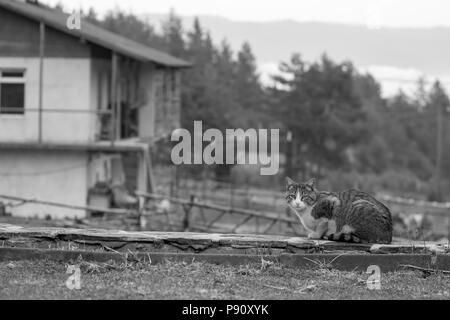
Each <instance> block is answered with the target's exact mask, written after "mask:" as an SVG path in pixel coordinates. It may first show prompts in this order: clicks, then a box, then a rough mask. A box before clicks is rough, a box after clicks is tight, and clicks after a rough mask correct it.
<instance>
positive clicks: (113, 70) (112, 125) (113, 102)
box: [109, 52, 117, 144]
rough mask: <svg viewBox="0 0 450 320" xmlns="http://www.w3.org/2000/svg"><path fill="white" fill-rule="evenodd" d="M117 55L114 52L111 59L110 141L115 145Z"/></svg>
mask: <svg viewBox="0 0 450 320" xmlns="http://www.w3.org/2000/svg"><path fill="white" fill-rule="evenodd" d="M116 86H117V53H115V52H113V53H112V57H111V96H110V100H111V102H110V103H111V122H110V133H109V134H110V139H111V144H114V140H115V139H116V138H117V137H116V132H115V131H116V130H115V128H116V117H117V110H116V99H117V94H116V90H117V87H116Z"/></svg>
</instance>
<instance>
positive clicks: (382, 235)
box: [286, 178, 392, 243]
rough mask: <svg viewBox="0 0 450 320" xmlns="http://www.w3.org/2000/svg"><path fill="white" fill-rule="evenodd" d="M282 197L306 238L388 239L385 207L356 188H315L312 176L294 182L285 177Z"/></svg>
mask: <svg viewBox="0 0 450 320" xmlns="http://www.w3.org/2000/svg"><path fill="white" fill-rule="evenodd" d="M286 200H287V203H288V205H289V206H290V207H291V208H292V209H293V210H294V211H295V213H296V214H297V216H298V217H299V218H300V221H301V222H302V224H303V226H304V227H305V228H306V230H307V231H308V238H310V239H328V240H335V241H348V242H370V243H391V241H392V217H391V212H390V211H389V209H388V208H387V207H386V206H385V205H384V204H382V203H381V202H379V201H378V200H376V199H375V198H374V197H372V196H371V195H369V194H367V193H365V192H362V191H357V190H353V189H350V190H346V191H343V192H324V191H318V190H317V189H316V187H315V180H314V179H311V180H309V181H308V182H306V183H297V182H295V181H293V180H292V179H290V178H287V188H286Z"/></svg>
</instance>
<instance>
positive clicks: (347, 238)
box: [328, 233, 367, 243]
mask: <svg viewBox="0 0 450 320" xmlns="http://www.w3.org/2000/svg"><path fill="white" fill-rule="evenodd" d="M328 240H333V241H340V242H352V243H364V242H367V241H364V240H363V239H361V238H360V237H358V236H356V235H354V234H353V233H334V234H331V235H329V236H328Z"/></svg>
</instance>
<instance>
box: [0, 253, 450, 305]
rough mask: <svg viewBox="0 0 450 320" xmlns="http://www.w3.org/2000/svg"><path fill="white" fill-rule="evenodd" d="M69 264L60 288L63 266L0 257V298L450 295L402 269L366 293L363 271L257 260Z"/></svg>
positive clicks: (436, 278) (439, 280) (444, 284)
mask: <svg viewBox="0 0 450 320" xmlns="http://www.w3.org/2000/svg"><path fill="white" fill-rule="evenodd" d="M74 263H76V264H78V265H79V266H80V269H81V289H80V290H76V289H74V290H70V289H68V288H67V287H66V285H65V282H66V280H67V278H68V277H69V274H66V271H67V264H64V263H59V262H51V261H20V262H2V263H0V299H450V289H449V288H450V277H448V276H445V275H443V274H433V275H429V276H427V277H424V275H423V273H422V272H415V271H406V270H405V271H401V272H395V273H385V274H382V277H381V290H369V289H368V288H367V285H366V280H367V278H368V275H367V274H365V273H362V272H343V271H337V270H329V269H326V268H320V267H318V268H317V269H315V270H302V269H297V268H289V267H285V266H282V265H278V264H273V263H267V262H266V263H265V262H264V261H262V262H261V264H255V265H245V266H238V267H232V266H223V265H212V264H207V263H199V262H193V263H183V262H171V261H166V262H165V263H163V264H159V265H148V264H142V263H137V264H136V263H135V264H132V265H129V264H128V265H121V264H115V263H103V264H97V263H88V262H84V261H78V262H74Z"/></svg>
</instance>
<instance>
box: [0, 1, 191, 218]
mask: <svg viewBox="0 0 450 320" xmlns="http://www.w3.org/2000/svg"><path fill="white" fill-rule="evenodd" d="M68 17H69V15H67V14H64V13H62V12H59V11H56V10H53V9H50V8H48V7H45V6H41V5H38V4H36V3H30V2H28V1H19V0H0V196H1V195H7V196H19V197H23V198H27V199H38V200H44V201H47V202H57V203H63V204H67V205H71V206H77V207H84V206H87V205H89V204H90V193H89V190H92V188H93V187H94V186H95V185H96V184H98V183H101V182H108V183H111V182H119V183H127V185H128V186H130V185H131V187H130V188H131V189H132V188H135V189H139V190H142V191H149V190H151V186H152V183H153V181H152V175H151V161H150V159H151V158H150V152H149V150H150V146H151V145H152V143H153V142H154V141H155V140H156V139H158V138H159V137H162V136H165V135H168V134H169V133H170V132H171V131H172V130H173V129H175V128H177V127H179V114H180V113H179V109H180V72H181V70H182V69H183V68H186V67H189V63H187V62H185V61H183V60H180V59H178V58H176V57H173V56H171V55H169V54H166V53H164V52H160V51H158V50H155V49H152V48H150V47H148V46H145V45H142V44H139V43H136V42H134V41H132V40H130V39H127V38H124V37H122V36H119V35H117V34H114V33H112V32H109V31H107V30H104V29H102V28H100V27H98V26H95V25H93V24H90V23H88V22H86V21H84V20H83V21H82V22H81V25H80V27H81V28H80V29H69V28H68V27H67V25H66V22H67V19H68ZM124 162H126V163H127V166H126V167H128V168H132V169H131V170H130V169H128V170H125V169H123V167H124ZM133 171H134V172H133ZM0 201H2V199H1V198H0ZM11 213H12V214H13V215H15V216H27V217H28V216H33V217H34V216H38V217H46V216H51V217H52V218H66V217H84V216H85V215H86V214H87V212H86V211H85V210H83V209H77V210H74V209H71V208H65V207H55V206H50V205H42V204H37V203H31V202H30V203H23V204H22V205H18V206H14V207H13V208H12V209H11Z"/></svg>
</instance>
